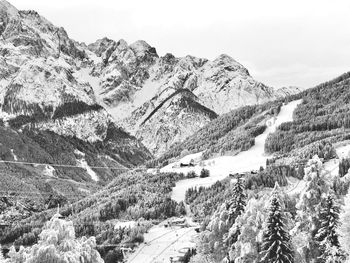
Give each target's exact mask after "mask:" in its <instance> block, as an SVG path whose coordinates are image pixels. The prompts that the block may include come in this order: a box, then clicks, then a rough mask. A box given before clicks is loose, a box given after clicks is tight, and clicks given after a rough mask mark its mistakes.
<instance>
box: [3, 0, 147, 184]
mask: <svg viewBox="0 0 350 263" xmlns="http://www.w3.org/2000/svg"><path fill="white" fill-rule="evenodd" d="M0 54H1V56H0V76H1V77H0V120H1V121H0V123H1V127H2V128H1V129H2V130H3V132H2V133H1V135H2V136H5V135H4V134H5V133H6V132H12V133H13V134H18V136H19V137H23V138H26V139H22V140H27V144H29V145H31V147H33V148H35V149H36V151H37V154H38V156H37V159H36V155H35V154H34V153H33V156H31V157H30V158H31V159H30V160H28V157H29V156H30V155H29V156H21V155H20V154H19V153H18V152H19V151H20V149H21V146H20V144H21V142H20V141H18V143H17V144H15V143H14V144H11V145H10V143H9V140H8V139H7V138H5V137H4V138H0V139H1V141H2V151H3V152H8V153H9V154H7V155H4V156H7V157H6V158H9V159H12V160H13V159H17V160H18V161H31V162H40V163H41V162H43V161H45V162H49V163H54V162H56V163H57V162H59V163H60V164H62V165H64V164H67V162H68V164H69V165H76V166H78V167H82V168H83V169H81V170H78V172H77V173H78V174H80V175H79V176H76V174H75V175H74V176H73V175H72V174H71V171H69V172H68V170H67V169H66V171H63V170H62V171H60V172H58V171H56V172H54V174H55V175H56V176H57V177H60V178H62V177H63V178H70V179H77V178H79V179H77V180H78V181H92V182H94V181H95V182H96V181H99V182H101V183H105V182H108V181H110V180H111V178H113V177H114V176H115V175H116V174H118V172H119V173H120V172H121V171H117V170H115V171H116V173H114V172H111V171H109V172H108V171H107V173H106V170H104V171H102V170H99V171H97V170H95V171H92V170H91V169H90V168H89V165H90V166H93V165H94V166H107V167H110V166H112V167H125V166H127V167H132V166H135V165H139V164H141V163H143V162H144V161H145V160H148V159H150V158H151V156H152V155H151V154H150V152H149V151H148V150H147V149H146V148H145V147H144V146H143V144H142V143H141V142H139V141H138V140H137V139H136V138H135V137H133V136H131V135H130V134H128V133H126V132H125V131H124V130H123V129H122V128H121V127H120V125H119V124H118V123H116V122H115V120H114V119H113V117H112V116H111V115H110V114H109V113H108V111H106V110H105V109H104V108H103V107H102V106H101V105H100V104H99V103H98V100H97V98H96V95H95V91H94V89H93V87H92V86H91V84H89V82H88V81H87V80H86V79H82V78H80V77H79V75H77V74H76V73H77V72H78V71H79V70H80V69H81V68H83V67H87V66H88V65H95V63H96V60H97V61H100V60H101V59H99V58H97V56H96V55H95V54H94V53H92V52H90V51H89V50H88V49H87V47H85V46H84V45H83V44H79V43H77V42H76V41H74V40H72V39H70V38H69V37H68V35H67V33H66V31H65V30H64V29H63V28H59V27H56V26H54V25H53V24H51V23H50V22H49V21H48V20H46V19H45V18H43V17H42V16H40V15H39V14H38V13H37V12H35V11H18V10H17V9H16V8H15V7H13V6H12V5H11V4H9V3H8V2H6V1H4V0H0ZM1 135H0V137H1ZM49 137H50V138H51V139H52V138H54V139H52V141H51V143H52V144H51V145H45V143H44V142H45V141H46V142H47V143H49V142H50V140H51V139H49ZM29 138H30V139H29ZM58 141H61V143H59V144H58V143H57V142H58ZM63 144H67V145H70V146H69V147H63ZM72 147H73V149H71V150H76V152H77V151H79V152H81V154H78V155H76V154H72V155H70V158H65V157H63V156H58V157H57V156H56V154H57V155H60V153H61V154H63V153H65V154H66V157H67V153H66V150H67V149H68V148H72ZM74 147H75V149H74ZM48 148H49V149H48ZM53 149H54V151H53ZM14 151H15V152H16V157H15V155H13V154H11V153H12V152H14ZM24 152H25V151H24ZM39 153H40V154H39ZM39 155H42V156H44V155H47V156H46V158H45V159H44V160H43V159H41V158H40V156H39ZM82 156H84V158H86V160H85V159H84V158H82ZM2 159H3V157H2ZM83 159H84V160H83ZM82 160H83V161H82ZM82 163H84V165H85V166H84V165H82ZM84 167H85V168H84ZM51 168H52V167H51ZM51 168H50V169H51ZM34 170H35V169H34ZM34 170H33V171H32V173H33V174H37V173H36V172H35V171H34ZM53 170H55V169H53ZM91 171H92V172H91ZM95 172H96V173H97V175H96V176H95V175H94V174H93V173H95ZM41 175H44V176H45V173H42V174H41Z"/></svg>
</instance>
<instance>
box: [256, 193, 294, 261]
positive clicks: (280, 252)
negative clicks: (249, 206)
mask: <svg viewBox="0 0 350 263" xmlns="http://www.w3.org/2000/svg"><path fill="white" fill-rule="evenodd" d="M261 256H262V257H261V259H260V262H261V263H292V262H294V257H293V250H292V244H291V241H290V236H289V233H288V232H287V231H286V230H285V225H284V217H283V212H282V209H281V204H280V200H279V196H278V191H277V190H276V189H275V190H274V191H273V194H272V198H271V200H270V211H269V216H268V218H267V222H266V226H265V230H264V234H263V243H262V252H261Z"/></svg>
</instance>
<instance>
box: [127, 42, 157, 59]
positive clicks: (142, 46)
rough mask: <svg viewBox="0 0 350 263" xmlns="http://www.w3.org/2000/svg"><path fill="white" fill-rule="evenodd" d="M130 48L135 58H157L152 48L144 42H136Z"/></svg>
mask: <svg viewBox="0 0 350 263" xmlns="http://www.w3.org/2000/svg"><path fill="white" fill-rule="evenodd" d="M130 48H131V49H132V50H133V51H134V52H135V54H136V56H138V57H143V56H145V55H146V54H149V55H151V56H154V57H158V54H157V51H156V49H155V48H154V47H151V46H150V45H149V44H148V43H147V42H146V41H144V40H138V41H136V42H134V43H132V44H131V45H130Z"/></svg>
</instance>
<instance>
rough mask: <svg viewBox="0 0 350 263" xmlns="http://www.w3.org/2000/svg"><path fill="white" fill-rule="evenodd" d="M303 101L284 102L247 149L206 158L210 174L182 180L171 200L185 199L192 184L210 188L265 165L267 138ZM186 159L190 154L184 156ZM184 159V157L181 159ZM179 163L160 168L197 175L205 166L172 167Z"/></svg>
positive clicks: (291, 117)
mask: <svg viewBox="0 0 350 263" xmlns="http://www.w3.org/2000/svg"><path fill="white" fill-rule="evenodd" d="M299 103H301V100H295V101H291V102H289V103H288V104H286V105H283V106H282V108H281V111H280V113H279V114H278V115H277V117H274V118H271V119H270V120H268V121H267V125H268V127H267V128H266V130H265V131H264V132H263V133H262V134H261V135H259V136H257V137H256V138H255V145H254V146H253V147H251V148H250V149H249V150H247V151H243V152H240V153H238V154H237V155H235V156H221V157H217V158H213V159H210V160H206V161H204V168H205V169H208V170H209V171H210V177H207V178H198V177H197V178H192V179H185V180H181V181H179V182H178V183H177V184H176V186H175V187H174V188H173V192H172V199H174V200H175V201H177V202H180V201H184V199H185V193H186V191H187V189H189V188H191V187H197V188H198V187H200V186H204V187H209V186H211V185H213V184H214V183H215V182H216V181H218V180H222V179H224V178H225V177H227V176H228V175H229V174H230V173H241V172H247V171H251V170H258V169H259V168H260V166H263V167H265V165H266V159H267V158H268V157H269V156H268V155H266V154H265V149H264V147H265V141H266V138H267V136H268V135H269V134H270V133H273V132H274V131H275V130H276V128H277V127H278V126H279V125H280V124H281V123H283V122H289V121H292V120H293V112H294V110H295V108H296V107H297V106H298V104H299ZM184 158H187V159H188V157H184ZM179 162H181V160H180V161H179ZM174 165H176V163H172V164H169V165H167V166H166V167H164V168H163V169H162V170H161V171H162V172H163V171H164V172H165V171H169V172H170V171H172V172H183V173H187V172H188V171H191V170H194V171H196V173H197V174H199V173H200V171H201V169H202V168H203V166H199V165H197V166H195V167H186V168H173V166H174Z"/></svg>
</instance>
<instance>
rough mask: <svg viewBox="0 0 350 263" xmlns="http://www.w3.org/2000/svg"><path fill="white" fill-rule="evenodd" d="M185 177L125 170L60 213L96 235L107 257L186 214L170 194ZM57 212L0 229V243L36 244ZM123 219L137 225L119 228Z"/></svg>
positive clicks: (81, 230) (79, 233) (85, 233)
mask: <svg viewBox="0 0 350 263" xmlns="http://www.w3.org/2000/svg"><path fill="white" fill-rule="evenodd" d="M183 176H184V175H183V174H156V175H152V174H147V173H144V172H140V171H133V172H129V173H125V174H123V175H120V176H119V177H118V178H117V179H115V180H114V181H113V182H111V183H110V184H109V185H108V186H106V187H105V189H103V190H101V191H99V192H97V193H95V194H94V195H92V196H89V197H86V198H84V199H82V200H81V201H78V202H76V203H74V204H72V205H66V206H63V207H62V208H61V209H60V213H61V214H62V216H64V217H65V218H66V219H69V220H72V221H73V224H74V227H75V232H76V235H77V237H82V236H94V237H95V238H96V242H97V248H98V250H99V251H100V253H101V255H102V256H103V257H104V258H106V256H107V254H108V252H110V254H111V253H117V254H118V253H120V250H118V249H117V250H116V251H114V249H115V248H120V247H121V246H122V245H126V246H130V247H133V246H135V244H137V243H140V242H142V241H143V233H145V232H146V231H147V230H148V229H149V228H150V227H151V226H152V224H153V223H154V222H159V221H160V220H163V219H166V218H169V217H172V216H181V215H183V214H184V213H185V207H184V204H183V203H180V204H178V203H176V202H175V201H173V200H171V198H170V195H169V194H170V192H171V189H172V187H173V186H174V185H175V182H176V181H178V180H180V179H182V178H183ZM56 211H57V210H56V208H55V209H52V210H47V211H45V212H41V213H36V214H34V215H33V216H31V217H28V218H27V219H24V220H21V221H18V223H17V224H10V225H9V226H8V227H5V228H4V229H0V244H8V243H10V244H12V243H14V244H15V245H33V244H34V243H36V242H37V240H38V238H39V236H38V235H39V233H40V232H41V229H42V228H43V226H44V224H45V223H46V222H47V221H48V220H50V219H51V217H52V216H53V215H54V214H55V213H56ZM119 220H122V221H123V220H124V221H125V220H129V221H132V222H135V227H133V228H130V229H129V228H127V229H125V228H120V229H119V228H116V227H115V225H116V223H117V222H118V221H119ZM113 251H114V252H113Z"/></svg>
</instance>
